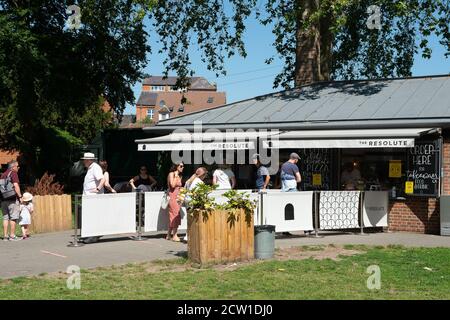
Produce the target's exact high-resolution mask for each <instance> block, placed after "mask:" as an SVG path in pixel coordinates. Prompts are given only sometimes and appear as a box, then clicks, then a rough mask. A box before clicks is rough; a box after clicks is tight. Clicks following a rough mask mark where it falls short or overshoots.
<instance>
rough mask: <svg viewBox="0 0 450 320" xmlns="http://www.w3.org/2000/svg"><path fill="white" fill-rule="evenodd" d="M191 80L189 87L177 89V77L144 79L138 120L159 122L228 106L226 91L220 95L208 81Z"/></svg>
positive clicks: (137, 110)
mask: <svg viewBox="0 0 450 320" xmlns="http://www.w3.org/2000/svg"><path fill="white" fill-rule="evenodd" d="M189 80H190V85H189V87H187V88H185V89H184V90H177V89H175V84H176V81H177V78H176V77H168V78H166V79H164V78H163V77H149V78H146V79H144V82H143V85H142V92H141V95H140V97H139V99H138V101H137V104H136V121H137V122H141V121H143V120H153V122H158V121H160V120H164V119H169V118H173V117H176V116H179V115H184V114H188V113H191V112H195V111H199V110H205V109H211V108H215V107H217V106H220V105H224V104H225V103H226V94H225V92H218V91H217V87H216V86H215V85H214V84H211V83H210V82H208V80H206V79H205V78H203V77H192V78H190V79H189ZM183 97H184V98H185V99H184V100H185V101H183ZM182 102H183V103H182Z"/></svg>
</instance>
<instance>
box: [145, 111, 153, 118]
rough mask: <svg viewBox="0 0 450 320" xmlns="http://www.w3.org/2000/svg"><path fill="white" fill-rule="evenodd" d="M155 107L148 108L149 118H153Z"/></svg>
mask: <svg viewBox="0 0 450 320" xmlns="http://www.w3.org/2000/svg"><path fill="white" fill-rule="evenodd" d="M153 112H154V111H153V109H148V110H147V118H149V119H153Z"/></svg>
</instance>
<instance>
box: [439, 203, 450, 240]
mask: <svg viewBox="0 0 450 320" xmlns="http://www.w3.org/2000/svg"><path fill="white" fill-rule="evenodd" d="M440 216H441V236H450V196H441V200H440Z"/></svg>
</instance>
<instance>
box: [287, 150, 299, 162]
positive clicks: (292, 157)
mask: <svg viewBox="0 0 450 320" xmlns="http://www.w3.org/2000/svg"><path fill="white" fill-rule="evenodd" d="M289 159H297V160H300V156H299V155H298V154H297V153H295V152H292V153H291V155H290V156H289Z"/></svg>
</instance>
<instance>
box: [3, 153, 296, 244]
mask: <svg viewBox="0 0 450 320" xmlns="http://www.w3.org/2000/svg"><path fill="white" fill-rule="evenodd" d="M252 159H253V163H254V165H255V166H256V169H257V170H256V181H255V185H256V188H257V189H258V190H261V191H264V190H266V189H267V188H268V187H269V183H270V180H271V176H270V174H269V170H268V168H267V167H265V166H264V165H262V163H261V159H260V156H259V155H258V154H255V155H254V156H253V157H252ZM81 160H82V161H83V164H84V166H85V168H86V170H87V171H86V175H85V177H84V182H83V195H91V194H103V193H117V192H118V190H116V189H115V188H113V187H112V186H111V184H110V174H109V172H108V163H107V162H106V161H99V162H97V157H96V156H95V155H94V154H93V153H89V152H88V153H85V154H84V155H83V157H82V158H81ZM298 160H299V156H298V155H297V154H296V153H292V154H291V156H290V159H289V160H288V161H287V162H286V163H284V164H283V165H282V166H281V171H280V179H281V186H282V191H284V192H290V191H296V190H297V183H299V182H300V181H301V176H300V173H299V170H298V167H297V162H298ZM19 168H20V167H19V164H18V162H17V161H11V162H10V163H9V164H8V169H7V170H6V172H4V173H3V174H2V175H1V177H0V189H1V191H2V202H1V207H2V211H3V231H4V232H3V233H4V237H3V240H4V241H15V240H18V239H19V237H17V236H16V235H15V230H16V224H17V223H19V225H20V226H21V228H22V236H21V237H20V239H27V238H28V237H29V226H30V225H31V217H32V214H33V212H34V210H33V203H32V200H33V196H32V195H31V194H29V193H24V194H22V193H21V190H20V186H19V184H20V182H19V177H18V171H19ZM183 172H184V163H178V164H174V165H172V167H171V169H170V172H169V174H168V176H167V192H168V196H169V199H170V200H169V203H168V215H169V228H168V233H167V236H166V239H167V240H172V241H176V242H179V241H181V239H180V238H179V237H178V227H179V225H180V224H181V214H180V211H181V203H180V201H178V200H179V199H178V198H179V197H178V196H179V193H180V190H181V188H182V186H183ZM207 176H208V170H207V169H206V168H205V167H199V168H197V169H196V170H195V173H194V174H193V175H192V176H190V178H189V179H188V180H187V181H186V182H185V184H184V188H186V189H188V190H192V189H194V188H195V187H196V186H197V185H199V184H201V183H205V179H206V178H207ZM211 182H212V184H214V185H217V186H218V187H217V189H218V190H231V189H234V188H236V185H237V182H236V177H235V174H234V173H233V171H232V170H231V167H230V166H229V165H226V164H223V165H219V166H218V167H217V169H215V170H214V171H213V174H212V181H211ZM128 184H129V185H130V186H131V188H132V190H133V191H141V192H145V191H152V190H154V188H155V186H156V185H157V181H156V179H155V178H153V177H152V176H151V175H150V174H149V172H148V169H147V167H146V166H141V167H140V170H139V173H138V175H136V176H135V177H133V178H131V179H130V180H129V181H128ZM99 238H100V237H89V238H84V239H82V240H83V241H84V242H85V243H92V242H96V241H98V239H99ZM184 240H187V238H185V239H184Z"/></svg>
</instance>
